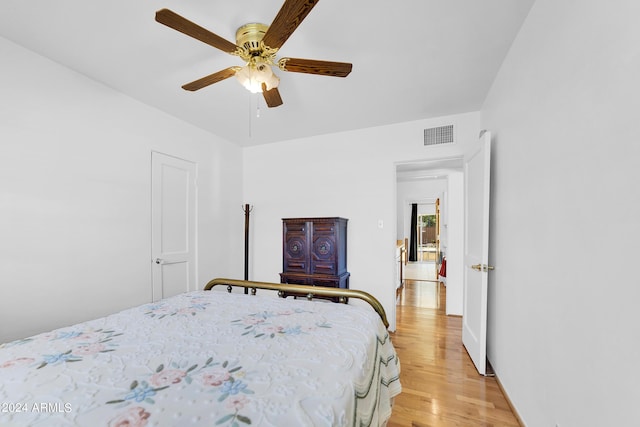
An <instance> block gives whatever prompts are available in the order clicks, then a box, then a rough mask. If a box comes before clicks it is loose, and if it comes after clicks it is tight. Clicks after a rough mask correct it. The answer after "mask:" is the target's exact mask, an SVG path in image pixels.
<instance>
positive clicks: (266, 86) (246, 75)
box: [156, 0, 352, 107]
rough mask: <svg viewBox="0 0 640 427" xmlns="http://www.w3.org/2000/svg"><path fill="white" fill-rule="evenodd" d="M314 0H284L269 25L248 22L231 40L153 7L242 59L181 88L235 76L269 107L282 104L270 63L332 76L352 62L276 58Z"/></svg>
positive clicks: (163, 18)
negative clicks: (232, 40) (241, 65)
mask: <svg viewBox="0 0 640 427" xmlns="http://www.w3.org/2000/svg"><path fill="white" fill-rule="evenodd" d="M318 1H319V0H285V2H284V4H283V5H282V7H281V8H280V11H279V12H278V14H277V15H276V17H275V18H274V19H273V22H272V23H271V25H270V26H268V25H265V24H259V23H250V24H246V25H243V26H241V27H240V28H238V30H237V31H236V43H235V44H234V43H231V42H230V41H228V40H225V39H224V38H222V37H220V36H218V35H217V34H214V33H212V32H211V31H209V30H207V29H205V28H202V27H201V26H199V25H197V24H195V23H193V22H191V21H189V20H188V19H186V18H183V17H182V16H180V15H178V14H177V13H175V12H173V11H171V10H169V9H161V10H159V11H157V12H156V21H158V22H159V23H161V24H163V25H166V26H167V27H170V28H173V29H174V30H177V31H180V32H181V33H183V34H186V35H188V36H191V37H193V38H195V39H197V40H200V41H201V42H204V43H206V44H208V45H210V46H213V47H215V48H216V49H220V50H222V51H223V52H227V53H229V54H231V55H235V56H239V57H240V58H241V59H242V60H243V61H244V62H245V63H246V65H245V66H244V67H238V66H234V67H229V68H225V69H224V70H221V71H218V72H216V73H213V74H210V75H208V76H205V77H202V78H201V79H198V80H195V81H193V82H191V83H187V84H185V85H183V86H182V88H183V89H185V90H189V91H195V90H198V89H202V88H204V87H207V86H209V85H212V84H214V83H218V82H220V81H222V80H225V79H228V78H229V77H232V76H236V77H237V79H238V80H239V81H240V83H242V85H243V86H245V87H246V88H247V89H249V90H250V91H251V92H253V93H258V92H262V95H263V96H264V99H265V101H266V103H267V105H268V106H269V107H277V106H279V105H282V98H281V97H280V92H279V91H278V84H279V82H280V79H279V78H278V76H276V75H275V74H274V73H273V71H272V70H271V66H272V65H277V66H278V68H280V70H282V71H290V72H294V73H307V74H319V75H323V76H334V77H346V76H348V75H349V73H350V72H351V68H352V65H351V64H349V63H346V62H332V61H319V60H314V59H301V58H281V59H280V60H276V54H277V52H278V50H279V49H280V48H281V47H282V45H283V44H284V42H286V41H287V39H288V38H289V37H290V36H291V34H293V32H294V31H295V30H296V28H297V27H298V26H299V25H300V23H301V22H302V21H303V20H304V18H305V17H306V16H307V15H308V14H309V12H311V9H313V7H314V6H315V5H316V3H317V2H318Z"/></svg>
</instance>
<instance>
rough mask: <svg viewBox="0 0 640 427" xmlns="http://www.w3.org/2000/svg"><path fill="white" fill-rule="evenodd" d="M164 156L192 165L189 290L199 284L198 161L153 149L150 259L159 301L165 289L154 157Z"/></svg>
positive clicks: (153, 291)
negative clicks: (159, 250)
mask: <svg viewBox="0 0 640 427" xmlns="http://www.w3.org/2000/svg"><path fill="white" fill-rule="evenodd" d="M158 157H163V158H165V159H166V160H168V161H177V162H180V163H188V164H190V165H192V166H193V167H192V172H193V176H192V177H191V178H190V179H191V180H192V182H191V184H192V185H191V186H190V190H193V194H191V196H192V197H193V200H190V201H189V209H192V210H193V212H190V215H189V243H188V244H189V252H190V253H192V256H191V257H190V258H191V259H192V264H193V267H192V268H190V271H191V272H192V273H191V274H190V280H189V283H188V284H187V289H188V290H196V289H197V286H198V184H197V180H198V163H197V162H195V161H192V160H188V159H184V158H181V157H178V156H174V155H171V154H167V153H163V152H160V151H155V150H153V151H151V156H150V161H151V187H150V191H151V212H150V217H151V218H150V219H151V242H150V243H151V251H150V255H151V256H150V260H151V300H152V301H158V300H160V299H162V296H163V291H162V280H161V274H162V265H161V264H159V263H157V262H156V260H157V258H159V254H158V251H157V248H158V246H157V245H158V242H157V238H158V237H159V232H158V226H159V225H160V224H158V222H157V221H156V218H155V216H154V210H155V209H156V205H155V203H156V200H155V197H156V196H155V191H156V190H155V186H156V185H157V184H158V182H157V180H158V177H156V176H154V175H155V173H157V172H158V171H157V170H155V168H154V163H155V161H154V158H158ZM167 163H168V162H167ZM173 261H174V260H172V259H170V260H168V262H167V264H171V263H172V262H173Z"/></svg>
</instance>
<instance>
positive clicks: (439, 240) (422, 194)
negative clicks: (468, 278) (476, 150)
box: [396, 158, 463, 315]
mask: <svg viewBox="0 0 640 427" xmlns="http://www.w3.org/2000/svg"><path fill="white" fill-rule="evenodd" d="M461 177H462V159H461V158H449V159H439V160H424V161H413V162H409V163H398V164H396V189H397V192H396V194H397V199H396V211H397V219H398V228H397V236H398V237H397V242H398V245H403V244H404V246H405V247H406V248H407V263H406V264H405V265H404V268H403V271H402V273H403V280H402V282H403V284H404V285H403V286H402V287H404V286H406V285H411V286H412V287H413V288H414V289H413V294H414V298H412V300H411V301H412V302H409V303H410V304H411V305H414V306H416V305H417V306H423V307H428V308H438V309H443V310H445V311H446V313H447V314H452V315H459V314H460V313H461V311H462V309H461V307H462V294H461V279H460V278H461V276H462V271H461V270H462V264H461V259H462V258H461V257H462V256H461V250H462V248H463V241H462V239H463V235H462V230H463V224H462V222H461V220H460V218H461V216H462V213H463V206H462V204H461V203H460V201H459V199H460V198H461V197H462V194H463V188H462V185H463V181H462V178H461ZM414 203H415V204H417V205H418V206H419V207H421V209H420V212H419V214H420V216H419V220H417V221H416V223H414V224H415V227H418V228H416V236H417V241H418V245H419V249H420V250H418V251H416V252H417V254H416V255H418V256H417V257H416V258H414V262H409V257H408V255H409V253H408V252H409V251H408V249H410V248H409V241H408V237H409V236H410V232H411V230H412V229H413V228H414V227H412V226H411V213H412V205H413V204H414ZM427 206H430V211H427V210H426V209H425V208H426V207H427ZM436 210H437V211H438V214H437V215H436ZM433 215H435V216H436V217H435V224H434V220H433V219H434V218H433ZM434 226H435V228H437V232H436V230H433V228H434ZM430 228H431V230H429V229H430ZM433 234H435V237H434V236H433ZM445 257H446V259H447V272H446V273H447V276H450V277H447V279H446V292H445V291H444V284H441V283H442V282H443V279H444V278H443V277H440V276H439V274H438V273H439V272H440V266H441V262H442V261H443V260H444V258H445ZM449 258H450V259H449ZM451 260H453V263H451V262H450V261H451ZM458 270H460V271H458ZM448 279H452V280H448ZM416 291H417V292H416ZM396 295H397V296H398V299H397V302H398V304H407V303H408V301H407V300H406V299H405V300H403V299H402V292H396ZM443 304H444V307H443Z"/></svg>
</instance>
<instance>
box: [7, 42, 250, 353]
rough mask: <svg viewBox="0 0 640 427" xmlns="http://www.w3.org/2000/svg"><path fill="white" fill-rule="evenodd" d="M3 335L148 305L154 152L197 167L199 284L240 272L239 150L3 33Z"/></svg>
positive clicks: (15, 335) (22, 333) (13, 335)
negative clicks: (22, 44)
mask: <svg viewBox="0 0 640 427" xmlns="http://www.w3.org/2000/svg"><path fill="white" fill-rule="evenodd" d="M0 57H2V67H0V93H1V94H2V99H1V101H0V216H1V222H0V236H1V237H0V260H1V261H0V262H1V264H0V342H4V341H7V340H11V339H17V338H21V337H25V336H28V335H31V334H34V333H37V332H41V331H45V330H50V329H53V328H55V327H60V326H64V325H68V324H71V323H75V322H78V321H81V320H86V319H90V318H95V317H99V316H102V315H105V314H108V313H111V312H114V311H117V310H120V309H123V308H125V307H129V306H133V305H137V304H141V303H145V302H149V301H150V300H151V263H150V261H151V235H150V229H151V225H150V211H151V207H150V186H151V183H150V177H151V151H152V150H157V151H161V152H164V153H167V154H171V155H174V156H178V157H182V158H185V159H188V160H191V161H194V162H196V163H198V168H199V169H198V170H199V178H198V185H199V199H198V215H199V223H198V228H199V236H198V237H199V239H198V240H199V269H198V275H199V283H200V285H201V286H202V285H204V283H206V281H208V280H209V279H210V278H211V277H213V276H220V275H222V276H229V275H231V276H235V277H237V276H238V275H239V274H240V272H241V271H242V258H241V257H242V255H241V248H242V246H241V245H242V232H243V231H242V230H243V227H242V221H243V215H242V212H241V210H240V206H241V204H242V197H241V191H242V187H241V184H240V182H241V179H242V153H241V149H239V148H238V147H236V146H234V145H232V144H230V143H227V142H225V141H222V140H220V139H218V138H215V137H213V136H212V135H210V134H208V133H205V132H203V131H201V130H198V129H196V128H194V127H192V126H190V125H188V124H186V123H184V122H181V121H178V120H176V119H174V118H172V117H169V116H167V115H165V114H163V113H161V112H159V111H157V110H155V109H151V108H149V107H146V106H144V105H142V104H140V103H138V102H137V101H134V100H132V99H130V98H127V97H125V96H123V95H121V94H119V93H118V92H115V91H113V90H111V89H109V88H107V87H105V86H103V85H101V84H99V83H96V82H94V81H92V80H89V79H87V78H85V77H84V76H82V75H79V74H77V73H75V72H72V71H71V70H69V69H67V68H64V67H61V66H59V65H57V64H55V63H53V62H51V61H49V60H47V59H45V58H43V57H40V56H38V55H35V54H33V53H31V52H29V51H27V50H25V49H23V48H21V47H18V46H17V45H15V44H13V43H11V42H9V41H7V40H5V39H2V38H0Z"/></svg>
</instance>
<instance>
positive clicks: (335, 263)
mask: <svg viewBox="0 0 640 427" xmlns="http://www.w3.org/2000/svg"><path fill="white" fill-rule="evenodd" d="M347 221H348V220H347V219H346V218H338V217H331V218H284V219H283V220H282V273H280V282H281V283H294V284H298V285H309V286H329V287H334V288H345V289H348V288H349V272H348V271H347Z"/></svg>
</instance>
